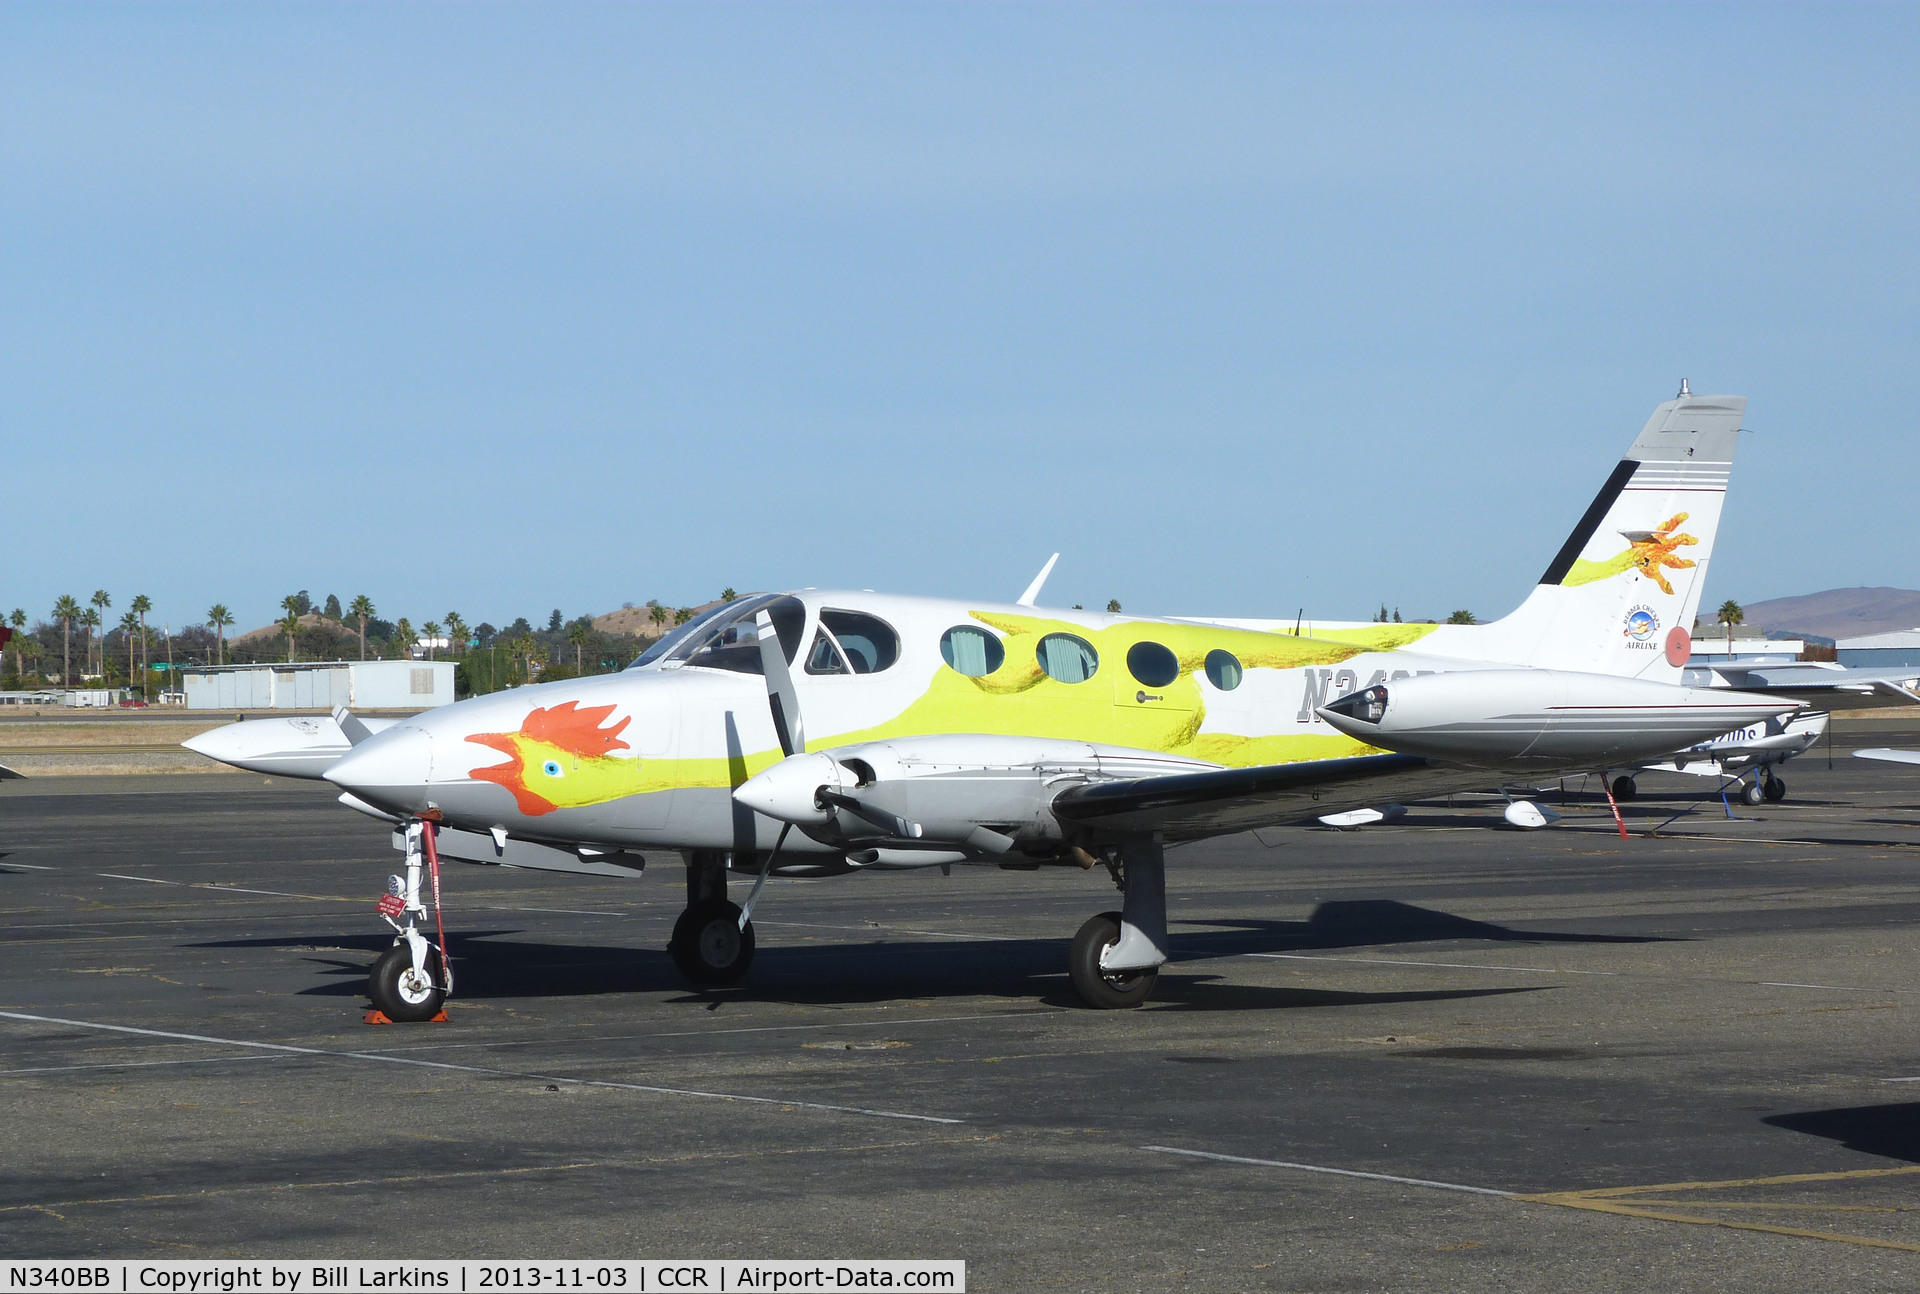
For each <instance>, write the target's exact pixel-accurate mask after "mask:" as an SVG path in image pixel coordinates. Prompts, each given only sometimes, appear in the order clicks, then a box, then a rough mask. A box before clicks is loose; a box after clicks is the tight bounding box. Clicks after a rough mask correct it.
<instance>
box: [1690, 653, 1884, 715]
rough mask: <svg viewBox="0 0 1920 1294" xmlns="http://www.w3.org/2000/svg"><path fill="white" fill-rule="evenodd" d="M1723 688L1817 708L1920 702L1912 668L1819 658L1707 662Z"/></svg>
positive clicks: (1866, 706)
mask: <svg viewBox="0 0 1920 1294" xmlns="http://www.w3.org/2000/svg"><path fill="white" fill-rule="evenodd" d="M1708 668H1709V669H1710V670H1712V672H1713V674H1714V676H1715V678H1716V679H1717V680H1719V681H1722V682H1724V684H1725V685H1726V686H1727V687H1731V688H1736V689H1738V690H1739V691H1742V692H1752V693H1755V694H1757V695H1759V696H1765V697H1783V698H1785V699H1787V700H1790V701H1799V702H1802V703H1804V704H1806V705H1810V706H1817V707H1818V708H1820V709H1822V710H1874V709H1879V708H1881V707H1883V706H1891V705H1920V692H1916V691H1915V690H1914V688H1913V684H1914V682H1915V678H1914V673H1915V671H1914V668H1913V667H1912V666H1911V665H1909V666H1906V667H1904V668H1900V669H1892V670H1872V669H1833V668H1830V667H1827V666H1824V665H1822V664H1821V663H1820V662H1818V661H1805V662H1799V663H1794V664H1782V665H1759V666H1754V667H1752V668H1750V669H1742V668H1738V667H1730V666H1725V665H1713V666H1709V667H1708Z"/></svg>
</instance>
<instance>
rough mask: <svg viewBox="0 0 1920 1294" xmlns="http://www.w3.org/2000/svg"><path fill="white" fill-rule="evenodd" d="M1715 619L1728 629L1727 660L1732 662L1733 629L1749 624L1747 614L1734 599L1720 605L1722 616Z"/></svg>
mask: <svg viewBox="0 0 1920 1294" xmlns="http://www.w3.org/2000/svg"><path fill="white" fill-rule="evenodd" d="M1714 619H1716V620H1718V621H1719V622H1720V623H1721V624H1723V625H1725V626H1726V627H1727V659H1728V660H1732V659H1733V627H1734V626H1735V625H1742V624H1745V623H1746V622H1747V613H1746V611H1745V610H1743V609H1742V608H1741V606H1740V604H1739V603H1738V602H1735V601H1734V600H1733V599H1732V598H1728V599H1727V600H1726V601H1725V602H1722V603H1721V604H1720V614H1719V615H1717V616H1715V617H1714Z"/></svg>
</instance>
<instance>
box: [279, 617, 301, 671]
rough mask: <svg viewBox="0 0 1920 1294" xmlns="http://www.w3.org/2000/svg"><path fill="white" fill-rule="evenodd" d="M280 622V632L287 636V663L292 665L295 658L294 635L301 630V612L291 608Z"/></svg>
mask: <svg viewBox="0 0 1920 1294" xmlns="http://www.w3.org/2000/svg"><path fill="white" fill-rule="evenodd" d="M278 623H279V625H280V632H281V633H283V634H285V635H286V636H287V664H289V665H291V664H293V662H294V659H295V652H294V648H295V640H294V635H295V634H297V633H299V632H300V613H299V612H298V611H294V610H292V609H291V608H289V609H288V611H287V614H285V615H284V616H281V617H280V620H279V622H278Z"/></svg>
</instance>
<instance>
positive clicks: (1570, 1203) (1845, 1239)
mask: <svg viewBox="0 0 1920 1294" xmlns="http://www.w3.org/2000/svg"><path fill="white" fill-rule="evenodd" d="M1915 1173H1920V1164H1914V1165H1909V1166H1907V1167H1905V1168H1857V1169H1853V1170H1851V1171H1847V1172H1833V1173H1790V1174H1788V1175H1786V1176H1782V1177H1738V1178H1732V1179H1729V1180H1727V1181H1720V1182H1660V1183H1655V1184H1653V1185H1649V1186H1613V1187H1604V1188H1601V1189H1599V1190H1591V1191H1550V1192H1547V1193H1545V1194H1541V1195H1515V1196H1512V1197H1511V1198H1512V1199H1513V1200H1515V1201H1516V1202H1518V1203H1522V1204H1549V1205H1554V1206H1556V1207H1559V1208H1566V1209H1584V1210H1587V1211H1588V1212H1592V1213H1612V1214H1616V1215H1619V1216H1621V1217H1629V1218H1645V1219H1648V1220H1651V1221H1655V1222H1681V1223H1686V1224H1689V1225H1692V1226H1701V1227H1725V1228H1728V1229H1729V1230H1733V1231H1760V1232H1765V1233H1767V1234H1769V1235H1776V1236H1794V1237H1796V1238H1799V1239H1802V1240H1824V1241H1826V1242H1828V1243H1830V1244H1841V1245H1860V1246H1864V1247H1866V1248H1869V1249H1898V1250H1901V1251H1903V1252H1906V1253H1920V1244H1911V1243H1908V1242H1907V1241H1904V1240H1883V1239H1880V1238H1878V1237H1875V1236H1855V1235H1848V1234H1845V1233H1843V1232H1838V1231H1815V1230H1812V1229H1810V1228H1806V1227H1783V1226H1775V1225H1773V1224H1770V1223H1765V1222H1739V1221H1736V1220H1734V1219H1732V1218H1724V1217H1722V1218H1716V1217H1700V1216H1697V1215H1695V1214H1691V1213H1673V1212H1668V1211H1667V1208H1684V1209H1716V1208H1717V1209H1726V1208H1779V1209H1788V1208H1798V1209H1805V1210H1816V1211H1817V1210H1820V1209H1822V1208H1827V1209H1828V1210H1829V1211H1832V1212H1888V1213H1895V1212H1907V1211H1909V1210H1905V1209H1899V1208H1885V1209H1883V1208H1876V1207H1874V1206H1863V1205H1832V1206H1823V1205H1817V1204H1803V1205H1789V1204H1769V1203H1767V1202H1766V1201H1764V1200H1762V1201H1747V1200H1741V1201H1718V1202H1715V1201H1704V1200H1703V1201H1700V1202H1698V1203H1695V1202H1692V1201H1687V1200H1662V1199H1649V1198H1645V1197H1649V1196H1658V1195H1669V1194H1675V1193H1678V1192H1681V1191H1706V1190H1738V1189H1741V1188H1745V1187H1756V1186H1799V1185H1804V1184H1807V1183H1810V1182H1846V1181H1863V1180H1867V1179H1871V1178H1879V1177H1904V1176H1912V1175H1913V1174H1915ZM1635 1197H1640V1201H1641V1202H1640V1203H1633V1204H1629V1203H1625V1202H1623V1201H1626V1200H1628V1199H1632V1198H1635ZM1649 1204H1656V1205H1662V1206H1667V1207H1665V1208H1648V1207H1646V1205H1649Z"/></svg>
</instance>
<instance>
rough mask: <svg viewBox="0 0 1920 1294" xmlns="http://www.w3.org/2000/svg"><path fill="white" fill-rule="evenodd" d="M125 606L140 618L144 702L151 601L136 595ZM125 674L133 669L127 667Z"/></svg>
mask: <svg viewBox="0 0 1920 1294" xmlns="http://www.w3.org/2000/svg"><path fill="white" fill-rule="evenodd" d="M127 605H128V606H129V607H131V608H132V609H133V610H134V612H135V613H136V614H137V615H138V616H139V617H140V697H141V699H142V700H145V699H146V695H147V673H148V670H147V612H149V611H151V610H153V599H152V598H150V597H148V596H147V595H146V594H144V593H136V594H135V595H134V598H133V601H131V602H129V603H127ZM127 672H128V673H132V672H133V667H132V666H131V665H129V666H128V667H127Z"/></svg>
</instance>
